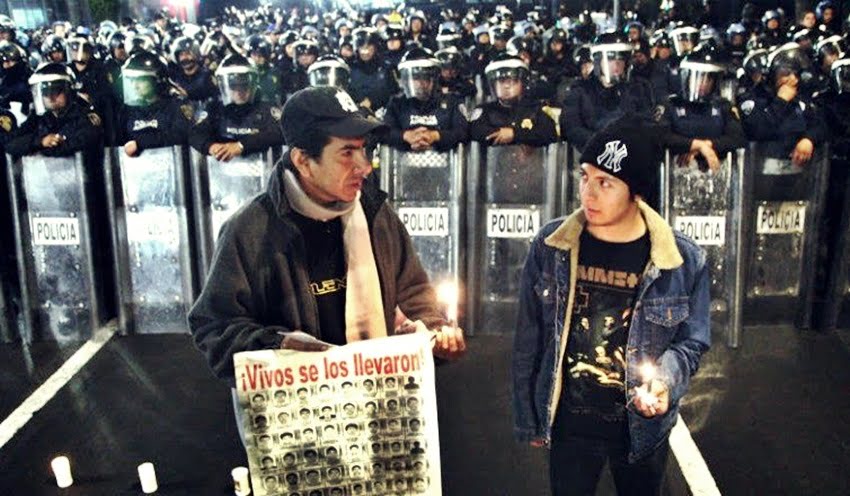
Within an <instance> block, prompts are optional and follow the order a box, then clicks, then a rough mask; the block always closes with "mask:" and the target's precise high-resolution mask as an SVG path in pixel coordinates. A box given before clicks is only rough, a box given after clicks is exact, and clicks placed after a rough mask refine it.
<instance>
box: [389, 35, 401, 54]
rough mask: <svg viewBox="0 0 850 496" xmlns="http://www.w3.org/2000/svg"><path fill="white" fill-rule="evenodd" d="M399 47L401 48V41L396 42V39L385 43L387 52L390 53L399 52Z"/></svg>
mask: <svg viewBox="0 0 850 496" xmlns="http://www.w3.org/2000/svg"><path fill="white" fill-rule="evenodd" d="M401 47H402V43H401V40H397V39H395V38H393V39H391V40H389V41H387V50H389V51H391V52H396V51H398V50H401Z"/></svg>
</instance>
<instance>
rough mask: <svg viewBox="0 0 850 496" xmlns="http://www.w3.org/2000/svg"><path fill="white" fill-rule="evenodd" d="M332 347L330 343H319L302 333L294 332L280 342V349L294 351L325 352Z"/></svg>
mask: <svg viewBox="0 0 850 496" xmlns="http://www.w3.org/2000/svg"><path fill="white" fill-rule="evenodd" d="M330 347H331V346H330V345H329V344H328V343H325V342H323V341H319V340H318V339H316V338H314V337H313V336H310V335H309V334H307V333H305V332H302V331H293V332H290V333H287V334H286V335H285V336H284V337H283V341H281V342H280V349H282V350H294V351H325V350H327V349H329V348H330Z"/></svg>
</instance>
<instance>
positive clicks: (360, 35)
mask: <svg viewBox="0 0 850 496" xmlns="http://www.w3.org/2000/svg"><path fill="white" fill-rule="evenodd" d="M352 36H353V37H354V49H355V50H360V49H361V48H363V47H365V46H367V45H373V46H374V47H375V48H377V47H378V46H379V45H380V37H379V35H378V32H377V31H375V30H374V29H373V28H357V29H355V30H354V31H353V32H352Z"/></svg>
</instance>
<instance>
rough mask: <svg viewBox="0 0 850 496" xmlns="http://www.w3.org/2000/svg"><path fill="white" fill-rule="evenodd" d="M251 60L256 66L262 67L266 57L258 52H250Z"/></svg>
mask: <svg viewBox="0 0 850 496" xmlns="http://www.w3.org/2000/svg"><path fill="white" fill-rule="evenodd" d="M251 60H253V61H254V63H255V64H256V65H257V67H263V66H265V65H266V57H265V56H264V55H263V54H262V53H260V52H251Z"/></svg>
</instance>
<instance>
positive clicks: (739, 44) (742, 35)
mask: <svg viewBox="0 0 850 496" xmlns="http://www.w3.org/2000/svg"><path fill="white" fill-rule="evenodd" d="M725 50H726V57H727V58H728V59H729V64H730V65H731V68H732V69H738V68H739V67H741V66H743V65H744V57H746V56H747V29H746V28H745V27H744V25H743V24H741V23H740V22H733V23H732V24H730V25H729V27H728V28H726V47H725Z"/></svg>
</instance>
